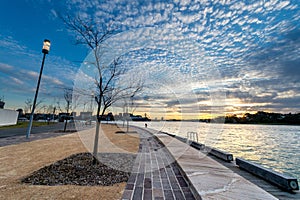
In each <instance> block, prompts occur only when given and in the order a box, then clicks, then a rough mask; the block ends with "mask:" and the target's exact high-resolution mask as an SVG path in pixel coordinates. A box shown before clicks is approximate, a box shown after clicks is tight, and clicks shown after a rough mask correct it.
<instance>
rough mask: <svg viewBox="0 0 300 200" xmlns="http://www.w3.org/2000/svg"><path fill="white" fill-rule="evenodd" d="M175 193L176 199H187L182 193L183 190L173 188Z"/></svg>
mask: <svg viewBox="0 0 300 200" xmlns="http://www.w3.org/2000/svg"><path fill="white" fill-rule="evenodd" d="M173 193H174V196H175V198H176V199H178V200H182V199H185V198H184V194H183V193H182V191H181V190H173Z"/></svg>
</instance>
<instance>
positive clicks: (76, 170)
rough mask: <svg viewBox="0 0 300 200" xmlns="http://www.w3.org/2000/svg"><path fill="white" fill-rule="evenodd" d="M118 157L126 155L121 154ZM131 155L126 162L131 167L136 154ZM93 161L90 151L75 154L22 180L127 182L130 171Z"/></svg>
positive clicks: (89, 183)
mask: <svg viewBox="0 0 300 200" xmlns="http://www.w3.org/2000/svg"><path fill="white" fill-rule="evenodd" d="M106 157H107V156H106ZM118 157H124V156H120V155H119V156H118ZM129 157H130V158H129ZM129 157H128V156H127V160H126V163H128V165H129V166H128V167H129V168H130V167H132V165H133V162H134V160H135V156H129ZM125 158H126V156H125ZM92 162H93V156H92V155H91V154H90V153H79V154H75V155H72V156H70V157H67V158H65V159H63V160H60V161H57V162H56V163H53V164H51V165H49V166H46V167H44V168H41V169H40V170H38V171H35V172H33V173H32V174H31V175H29V176H28V177H25V178H23V179H22V180H21V182H22V183H29V184H32V185H49V186H53V185H82V186H96V185H98V186H99V185H101V186H109V185H113V184H116V183H121V182H127V180H128V178H129V176H130V172H126V171H125V172H124V171H120V170H118V169H114V168H111V167H109V166H107V165H105V164H103V163H101V162H99V161H98V160H97V163H96V164H95V165H93V164H92ZM121 162H122V160H121Z"/></svg>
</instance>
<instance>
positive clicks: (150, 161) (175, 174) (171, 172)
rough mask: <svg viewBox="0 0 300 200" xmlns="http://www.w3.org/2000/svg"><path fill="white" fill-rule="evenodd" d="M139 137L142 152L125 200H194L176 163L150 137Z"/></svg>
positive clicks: (144, 135)
mask: <svg viewBox="0 0 300 200" xmlns="http://www.w3.org/2000/svg"><path fill="white" fill-rule="evenodd" d="M138 132H139V133H140V139H141V140H140V149H139V153H138V155H137V158H136V160H135V163H134V166H133V169H132V172H131V175H130V177H129V180H128V182H127V185H126V188H125V191H124V193H123V197H122V199H123V200H125V199H132V200H141V199H145V200H146V199H155V200H156V199H159V200H160V199H161V200H163V199H164V200H172V199H180V200H185V199H186V200H190V199H195V198H194V196H193V194H192V192H191V190H190V188H189V186H188V184H187V182H186V181H185V179H184V177H183V176H182V174H181V173H180V171H179V169H178V166H177V163H176V162H173V161H174V159H173V157H172V156H171V155H170V153H169V152H168V151H167V150H166V149H165V148H164V146H163V145H162V144H161V143H160V142H159V141H158V140H157V139H156V138H155V137H153V136H152V135H151V134H150V133H148V132H146V131H143V130H141V129H139V130H138Z"/></svg>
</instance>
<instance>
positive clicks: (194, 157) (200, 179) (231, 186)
mask: <svg viewBox="0 0 300 200" xmlns="http://www.w3.org/2000/svg"><path fill="white" fill-rule="evenodd" d="M155 135H156V136H157V137H158V138H159V140H160V141H161V142H162V143H163V144H164V145H165V146H166V148H167V149H168V150H169V151H170V152H171V154H172V155H173V156H174V158H175V159H176V161H177V163H178V165H179V166H180V168H181V169H182V170H183V171H184V172H185V174H186V176H187V177H188V180H189V181H190V182H191V184H192V186H191V188H193V189H195V190H196V191H197V192H198V194H199V195H200V196H201V198H202V199H243V200H246V199H251V200H253V199H264V200H268V199H270V200H271V199H277V198H275V197H274V196H272V195H271V194H270V193H268V192H266V191H265V190H263V189H261V188H260V187H258V186H256V185H255V184H253V183H251V182H249V181H248V180H246V179H245V178H243V177H241V176H240V175H238V174H237V173H234V172H233V171H231V170H230V169H228V168H227V167H225V166H223V165H222V164H220V163H219V162H217V161H215V160H213V159H212V158H210V157H208V156H207V155H206V154H203V153H201V152H200V151H198V150H196V149H194V148H193V147H190V146H189V145H188V144H186V143H183V142H181V141H179V140H177V139H175V138H173V137H171V136H168V135H166V134H160V133H157V134H155Z"/></svg>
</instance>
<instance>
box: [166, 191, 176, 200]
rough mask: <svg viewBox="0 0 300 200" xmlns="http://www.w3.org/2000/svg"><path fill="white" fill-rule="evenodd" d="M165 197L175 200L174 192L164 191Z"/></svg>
mask: <svg viewBox="0 0 300 200" xmlns="http://www.w3.org/2000/svg"><path fill="white" fill-rule="evenodd" d="M164 197H165V199H168V200H172V199H175V197H174V195H173V192H172V190H164Z"/></svg>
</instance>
